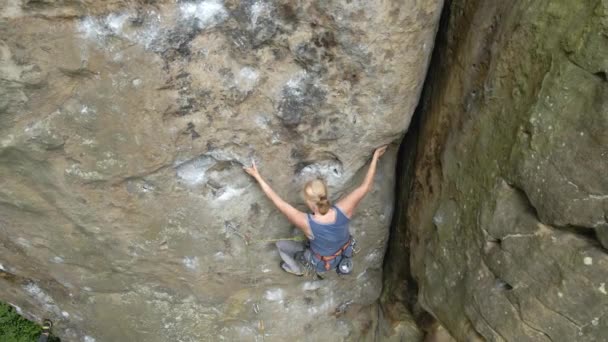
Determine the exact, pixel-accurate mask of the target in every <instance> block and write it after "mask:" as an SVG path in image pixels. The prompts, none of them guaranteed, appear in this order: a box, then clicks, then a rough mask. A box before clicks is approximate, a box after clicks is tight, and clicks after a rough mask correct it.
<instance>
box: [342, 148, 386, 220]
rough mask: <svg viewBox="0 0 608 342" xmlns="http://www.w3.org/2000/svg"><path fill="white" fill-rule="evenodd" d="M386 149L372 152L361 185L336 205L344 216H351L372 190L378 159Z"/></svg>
mask: <svg viewBox="0 0 608 342" xmlns="http://www.w3.org/2000/svg"><path fill="white" fill-rule="evenodd" d="M386 148H387V146H386V145H385V146H382V147H378V148H377V149H376V150H375V151H374V156H373V157H372V162H371V163H370V164H369V169H367V174H366V175H365V179H364V180H363V183H361V185H359V187H357V188H356V189H355V190H353V192H351V193H350V194H348V195H347V196H346V197H344V198H342V199H340V200H339V201H338V203H336V205H337V206H338V208H340V210H342V212H343V213H344V215H346V216H347V217H348V218H351V217H352V216H353V214H354V213H355V209H356V208H357V206H358V205H359V202H361V200H362V199H363V197H365V195H366V194H367V193H368V192H370V190H371V189H372V185H373V184H374V176H375V175H376V167H377V166H378V159H380V157H381V156H382V155H383V154H384V152H386Z"/></svg>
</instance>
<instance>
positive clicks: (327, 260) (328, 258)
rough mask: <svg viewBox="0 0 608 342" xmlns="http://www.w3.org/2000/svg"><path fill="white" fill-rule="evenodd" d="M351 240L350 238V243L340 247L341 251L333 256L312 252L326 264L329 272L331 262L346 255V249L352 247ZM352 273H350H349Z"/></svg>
mask: <svg viewBox="0 0 608 342" xmlns="http://www.w3.org/2000/svg"><path fill="white" fill-rule="evenodd" d="M351 242H352V240H351V238H348V241H346V243H345V244H344V246H342V247H340V249H338V250H337V251H336V252H335V253H334V254H332V255H321V254H319V253H317V252H315V251H314V250H312V249H311V251H312V252H313V254H314V256H315V257H316V258H317V259H319V260H320V261H323V262H324V263H325V270H326V271H329V269H330V268H331V265H330V264H329V263H330V261H332V260H334V259H335V258H337V257H339V256H340V255H342V253H344V251H346V249H347V248H348V247H350V246H351ZM351 270H352V262H351ZM349 273H350V272H349Z"/></svg>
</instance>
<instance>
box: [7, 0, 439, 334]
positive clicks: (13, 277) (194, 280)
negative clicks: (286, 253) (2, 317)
mask: <svg viewBox="0 0 608 342" xmlns="http://www.w3.org/2000/svg"><path fill="white" fill-rule="evenodd" d="M441 5H442V1H424V2H421V1H414V0H407V1H374V2H369V1H357V0H344V1H287V0H284V1H253V0H246V1H236V0H230V1H220V0H205V1H200V0H199V1H169V0H166V1H163V0H158V1H155V0H139V1H135V0H133V1H119V0H107V1H92V0H70V1H68V0H65V1H64V0H62V1H49V0H3V1H0V245H1V247H2V250H1V252H0V269H1V273H0V274H1V275H2V277H0V282H1V283H2V286H0V299H1V300H3V301H7V302H10V303H11V304H12V305H14V306H16V307H18V308H19V310H20V311H21V312H22V313H23V314H24V315H26V316H27V317H29V318H32V319H35V320H38V321H39V320H41V319H42V318H43V317H50V318H51V319H53V320H55V321H56V331H57V332H58V335H59V336H60V337H62V338H63V339H64V340H66V341H75V340H84V341H98V342H99V341H138V340H144V339H145V340H146V341H205V340H213V341H218V340H238V341H260V340H265V341H285V340H287V339H288V338H294V337H296V338H298V339H299V340H310V341H317V340H320V339H323V340H340V339H356V338H358V337H361V336H362V338H365V336H371V335H369V334H373V331H372V332H370V330H369V326H370V324H372V323H373V320H374V319H376V318H375V317H376V315H375V314H374V313H373V312H369V313H366V312H367V311H365V310H363V311H361V312H362V315H363V316H362V318H361V319H358V320H357V319H345V318H344V317H342V316H341V313H342V312H343V311H345V310H346V308H349V307H351V306H352V307H357V306H364V305H367V304H370V303H373V302H374V301H375V300H376V299H377V297H378V295H379V291H380V289H381V265H382V259H383V255H384V251H385V244H386V240H387V234H388V225H389V221H390V218H391V213H392V198H393V192H392V187H393V178H394V177H393V173H394V171H393V170H394V162H395V153H394V152H395V151H394V150H395V149H394V148H393V149H391V150H389V152H388V153H387V155H386V157H384V158H383V160H382V162H381V165H380V167H379V172H378V175H377V178H376V184H375V189H374V192H373V193H372V194H370V195H369V196H368V198H366V200H365V201H364V202H363V204H362V207H361V209H360V210H359V212H358V213H357V216H356V219H355V220H354V222H353V226H352V232H353V233H354V234H355V235H356V236H357V238H358V239H359V241H360V245H361V248H362V250H361V253H360V254H359V255H358V256H357V257H356V259H355V262H356V271H355V274H354V275H353V276H351V277H348V278H337V277H333V276H330V277H328V278H327V279H325V280H323V281H318V280H311V279H300V278H293V277H289V276H286V275H285V274H283V273H282V272H281V271H279V269H278V262H279V258H278V255H277V253H276V251H275V250H274V248H273V245H272V243H271V242H269V241H268V240H270V239H276V238H285V237H290V236H292V233H293V231H292V227H290V225H289V224H288V223H287V221H286V220H285V219H284V218H283V217H281V215H279V213H278V212H277V211H276V210H275V209H274V208H273V206H272V205H271V203H270V202H269V201H267V200H266V199H265V198H264V196H263V194H262V193H261V191H260V190H259V188H258V187H257V186H256V185H255V184H254V183H253V181H252V179H250V178H249V177H247V176H246V175H245V174H244V173H243V172H242V169H241V167H242V165H243V164H248V163H249V162H250V161H251V159H255V160H256V161H257V162H258V165H259V167H260V170H261V173H262V174H263V175H264V176H265V177H266V178H267V179H268V180H269V181H270V183H271V184H272V185H273V186H274V187H275V188H276V189H277V190H278V192H279V193H280V194H281V195H282V196H284V197H285V198H286V199H287V200H289V201H290V202H292V203H295V204H297V205H298V206H299V207H300V208H302V209H303V208H304V207H303V206H302V201H301V199H300V194H299V191H300V187H301V185H302V183H303V182H304V181H306V180H307V179H309V178H311V177H316V176H319V175H320V176H324V177H326V178H327V180H328V182H329V185H330V188H331V189H330V190H331V191H332V193H333V198H334V199H335V198H338V197H339V196H340V195H341V194H343V193H344V192H345V191H347V190H348V189H351V188H352V187H353V186H354V185H356V184H357V183H358V182H360V181H361V176H362V172H364V170H365V167H366V163H367V161H368V158H369V157H370V156H371V153H372V150H373V148H375V147H377V146H379V145H382V144H386V143H390V142H393V141H396V140H398V139H399V138H400V137H401V136H402V134H403V133H404V131H405V130H406V128H407V127H408V124H409V121H410V117H411V114H412V112H413V109H414V107H415V106H416V103H417V102H418V96H419V93H420V88H421V85H422V81H423V79H424V76H425V70H426V66H427V64H428V58H429V56H430V52H431V50H432V47H433V41H434V34H435V30H436V24H437V20H438V16H439V12H440V8H441ZM370 322H372V323H370ZM366 334H368V335H366Z"/></svg>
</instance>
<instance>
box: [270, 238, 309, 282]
mask: <svg viewBox="0 0 608 342" xmlns="http://www.w3.org/2000/svg"><path fill="white" fill-rule="evenodd" d="M276 245H277V248H278V249H279V255H280V256H281V259H283V261H284V262H285V264H286V267H288V268H289V270H290V271H291V272H293V273H296V274H303V270H302V267H301V265H300V263H299V262H298V261H296V259H295V254H296V253H298V252H304V244H303V243H301V242H297V241H289V240H280V241H277V243H276Z"/></svg>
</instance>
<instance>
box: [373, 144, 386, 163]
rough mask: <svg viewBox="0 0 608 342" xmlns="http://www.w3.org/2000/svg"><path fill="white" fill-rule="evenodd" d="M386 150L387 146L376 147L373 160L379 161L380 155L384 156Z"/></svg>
mask: <svg viewBox="0 0 608 342" xmlns="http://www.w3.org/2000/svg"><path fill="white" fill-rule="evenodd" d="M387 148H388V145H384V146H380V147H378V148H377V149H376V150H375V151H374V157H373V158H374V159H375V160H378V159H380V157H382V155H383V154H384V152H386V149H387Z"/></svg>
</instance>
